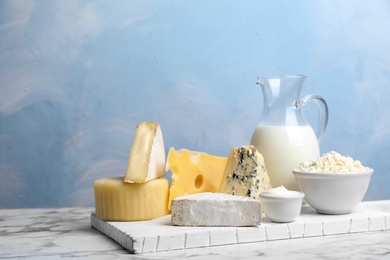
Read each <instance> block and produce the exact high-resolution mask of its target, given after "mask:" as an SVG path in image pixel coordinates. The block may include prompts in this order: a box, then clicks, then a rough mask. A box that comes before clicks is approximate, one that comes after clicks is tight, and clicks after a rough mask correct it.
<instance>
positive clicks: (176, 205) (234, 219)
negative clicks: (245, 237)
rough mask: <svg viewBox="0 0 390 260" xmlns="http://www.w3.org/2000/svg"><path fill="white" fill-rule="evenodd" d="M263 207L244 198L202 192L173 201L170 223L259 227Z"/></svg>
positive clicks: (254, 201) (179, 224)
mask: <svg viewBox="0 0 390 260" xmlns="http://www.w3.org/2000/svg"><path fill="white" fill-rule="evenodd" d="M261 214H262V213H261V203H260V201H258V200H255V199H251V198H248V197H244V196H235V195H230V194H223V193H212V192H203V193H198V194H191V195H185V196H181V197H178V198H175V199H174V200H173V201H172V211H171V222H172V224H173V225H178V226H236V227H239V226H256V225H259V224H260V222H261Z"/></svg>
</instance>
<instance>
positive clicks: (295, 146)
mask: <svg viewBox="0 0 390 260" xmlns="http://www.w3.org/2000/svg"><path fill="white" fill-rule="evenodd" d="M251 144H252V145H254V146H256V147H257V148H258V149H259V151H260V153H261V154H262V155H263V156H264V162H265V167H266V168H267V172H268V175H269V177H270V181H271V185H272V187H279V186H281V185H283V186H284V187H285V188H287V189H289V190H297V191H299V190H300V189H299V186H298V184H297V182H296V180H295V177H294V175H293V173H292V169H293V168H295V167H297V166H298V165H299V164H300V163H301V162H303V161H308V160H312V159H316V158H318V157H320V148H319V144H318V141H317V137H316V134H315V133H314V131H313V129H312V127H311V126H310V125H302V126H299V125H296V126H294V125H287V126H257V127H256V129H255V131H254V133H253V135H252V140H251Z"/></svg>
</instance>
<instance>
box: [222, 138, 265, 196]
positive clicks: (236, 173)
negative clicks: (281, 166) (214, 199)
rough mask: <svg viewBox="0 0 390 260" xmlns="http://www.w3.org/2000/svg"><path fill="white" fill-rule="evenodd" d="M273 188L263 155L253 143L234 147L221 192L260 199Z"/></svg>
mask: <svg viewBox="0 0 390 260" xmlns="http://www.w3.org/2000/svg"><path fill="white" fill-rule="evenodd" d="M270 188H271V182H270V179H269V176H268V173H267V169H266V167H265V164H264V157H263V155H262V154H261V153H260V152H259V151H258V150H257V148H256V147H255V146H253V145H249V146H241V147H234V148H233V149H232V150H231V152H230V155H229V158H228V162H227V165H226V168H225V171H224V176H223V179H222V182H221V186H220V189H219V192H221V193H227V194H233V195H240V196H247V197H250V198H253V199H257V200H260V193H262V192H263V191H266V190H268V189H270Z"/></svg>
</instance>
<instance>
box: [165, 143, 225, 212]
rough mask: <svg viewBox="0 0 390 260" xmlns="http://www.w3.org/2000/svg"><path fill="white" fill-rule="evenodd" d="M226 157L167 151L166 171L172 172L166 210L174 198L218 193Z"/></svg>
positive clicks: (188, 151) (194, 152)
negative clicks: (202, 193) (203, 193)
mask: <svg viewBox="0 0 390 260" xmlns="http://www.w3.org/2000/svg"><path fill="white" fill-rule="evenodd" d="M226 162H227V157H220V156H215V155H210V154H207V153H204V152H196V151H190V150H187V149H181V150H178V151H175V149H174V148H173V147H171V148H170V149H169V153H168V158H167V162H166V170H167V171H168V170H171V172H172V186H171V188H170V194H169V203H168V208H169V209H171V203H172V200H173V199H174V198H177V197H179V196H183V195H188V194H195V193H201V192H218V191H219V187H220V185H221V181H222V176H223V173H224V169H225V166H226Z"/></svg>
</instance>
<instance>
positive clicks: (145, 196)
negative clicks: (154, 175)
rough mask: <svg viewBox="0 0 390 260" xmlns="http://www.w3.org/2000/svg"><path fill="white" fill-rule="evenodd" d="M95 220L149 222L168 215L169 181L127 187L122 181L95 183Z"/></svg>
mask: <svg viewBox="0 0 390 260" xmlns="http://www.w3.org/2000/svg"><path fill="white" fill-rule="evenodd" d="M93 186H94V191H95V204H96V216H97V217H98V218H99V219H102V220H106V221H136V220H150V219H154V218H158V217H161V216H164V215H168V214H169V213H170V212H169V210H168V198H169V181H168V180H167V179H165V178H158V179H154V180H150V181H148V182H145V183H126V182H124V181H123V177H112V178H104V179H99V180H96V181H95V182H94V184H93Z"/></svg>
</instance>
